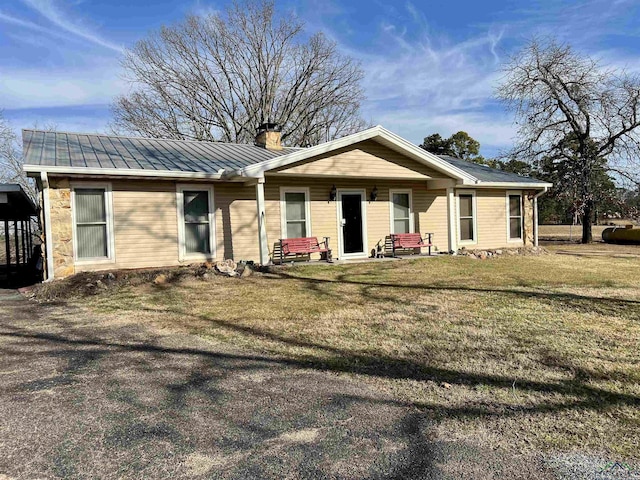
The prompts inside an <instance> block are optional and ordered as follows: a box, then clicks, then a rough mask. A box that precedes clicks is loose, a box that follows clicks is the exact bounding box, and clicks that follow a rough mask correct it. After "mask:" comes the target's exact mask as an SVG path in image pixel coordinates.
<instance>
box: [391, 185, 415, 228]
mask: <svg viewBox="0 0 640 480" xmlns="http://www.w3.org/2000/svg"><path fill="white" fill-rule="evenodd" d="M396 193H406V194H409V233H415V231H416V227H415V221H414V214H413V190H412V189H410V188H396V189H389V232H391V233H396V231H395V217H394V216H393V195H394V194H396Z"/></svg>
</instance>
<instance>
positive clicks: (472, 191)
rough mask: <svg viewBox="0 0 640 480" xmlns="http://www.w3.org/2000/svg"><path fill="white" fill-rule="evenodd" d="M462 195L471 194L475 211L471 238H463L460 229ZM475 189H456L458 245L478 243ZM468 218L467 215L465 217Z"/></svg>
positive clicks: (473, 212)
mask: <svg viewBox="0 0 640 480" xmlns="http://www.w3.org/2000/svg"><path fill="white" fill-rule="evenodd" d="M460 195H470V196H471V208H472V209H473V211H472V212H471V213H472V214H473V238H472V239H471V240H462V236H461V231H460V220H461V219H460ZM476 198H477V196H476V191H475V190H459V191H456V231H457V236H458V245H462V246H465V245H475V244H477V243H478V202H477V199H476ZM465 218H467V217H465Z"/></svg>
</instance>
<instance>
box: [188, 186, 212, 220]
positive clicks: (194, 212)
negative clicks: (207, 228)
mask: <svg viewBox="0 0 640 480" xmlns="http://www.w3.org/2000/svg"><path fill="white" fill-rule="evenodd" d="M184 220H185V221H186V222H209V193H208V192H187V191H185V192H184Z"/></svg>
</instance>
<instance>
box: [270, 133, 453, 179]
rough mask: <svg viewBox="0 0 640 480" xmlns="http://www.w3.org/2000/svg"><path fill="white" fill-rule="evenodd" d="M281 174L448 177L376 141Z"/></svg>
mask: <svg viewBox="0 0 640 480" xmlns="http://www.w3.org/2000/svg"><path fill="white" fill-rule="evenodd" d="M278 173H281V174H287V175H313V176H331V177H360V178H362V177H367V178H393V179H396V178H397V179H401V178H402V179H420V180H426V179H428V178H443V177H444V175H442V174H441V173H439V172H437V171H436V170H434V169H432V168H430V167H428V166H426V165H422V164H420V163H418V162H416V161H414V160H412V159H410V158H407V157H405V156H403V155H402V154H400V153H398V152H396V151H394V150H391V149H390V148H387V147H385V146H383V145H380V144H379V143H377V142H374V141H372V140H368V141H365V142H360V143H357V144H355V145H354V146H352V147H347V148H344V149H340V150H337V151H334V152H331V153H329V154H325V155H319V156H317V157H313V158H311V159H309V160H305V161H304V162H301V163H298V164H295V165H293V166H288V167H284V168H282V169H280V170H278Z"/></svg>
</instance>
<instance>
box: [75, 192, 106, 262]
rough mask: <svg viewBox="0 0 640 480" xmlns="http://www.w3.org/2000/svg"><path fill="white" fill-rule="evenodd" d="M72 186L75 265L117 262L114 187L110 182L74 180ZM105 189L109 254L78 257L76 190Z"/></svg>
mask: <svg viewBox="0 0 640 480" xmlns="http://www.w3.org/2000/svg"><path fill="white" fill-rule="evenodd" d="M70 188H71V223H72V226H73V228H72V235H73V263H74V265H94V264H99V263H115V261H116V247H115V232H114V229H113V189H112V185H111V183H110V182H72V183H71V185H70ZM91 189H102V190H104V208H105V215H106V226H107V256H106V257H96V258H78V231H77V228H76V227H77V224H76V190H91Z"/></svg>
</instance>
